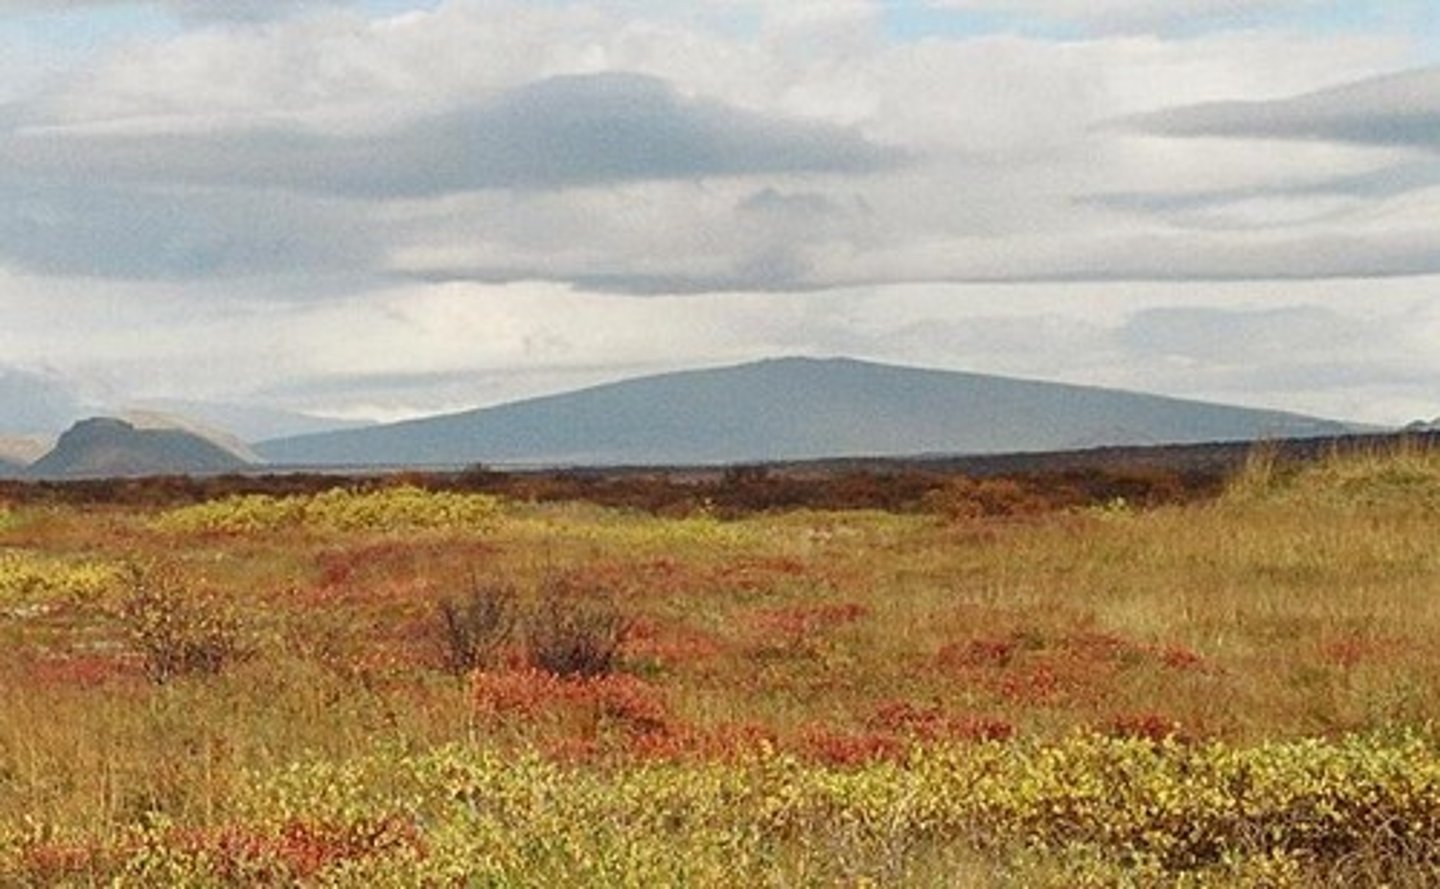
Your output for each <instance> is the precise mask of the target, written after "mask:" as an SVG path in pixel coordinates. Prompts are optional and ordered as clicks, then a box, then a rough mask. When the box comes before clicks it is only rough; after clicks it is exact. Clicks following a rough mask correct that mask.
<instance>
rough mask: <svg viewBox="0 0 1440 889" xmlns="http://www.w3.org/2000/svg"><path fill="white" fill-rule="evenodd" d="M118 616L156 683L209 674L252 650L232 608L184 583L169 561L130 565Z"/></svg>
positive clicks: (240, 658) (205, 591)
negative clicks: (166, 562) (167, 562)
mask: <svg viewBox="0 0 1440 889" xmlns="http://www.w3.org/2000/svg"><path fill="white" fill-rule="evenodd" d="M117 614H118V617H119V619H120V621H121V623H122V624H123V625H124V627H125V630H126V633H127V634H128V636H129V641H130V644H131V645H132V646H133V647H134V648H135V649H136V651H137V652H138V654H139V655H140V656H141V658H142V661H143V664H144V669H145V675H146V676H147V677H148V678H149V679H150V681H151V682H154V683H156V684H163V683H166V682H169V681H171V680H172V679H175V678H177V677H180V676H187V675H200V676H213V675H215V674H217V673H220V672H221V671H223V670H224V669H226V668H227V667H229V666H231V665H232V664H235V663H237V662H239V661H243V660H245V659H247V658H248V657H250V656H251V655H252V654H253V653H254V652H253V648H252V647H251V646H250V645H249V644H247V642H246V641H245V638H244V634H243V632H242V628H241V626H240V621H239V619H238V617H237V616H236V615H235V613H234V611H233V610H232V609H231V608H230V607H229V606H228V605H227V604H226V603H225V602H224V601H222V600H221V599H220V598H219V597H218V596H216V594H215V593H213V592H211V591H210V590H207V589H204V588H203V587H197V586H193V585H191V584H189V583H187V582H186V579H185V578H184V577H183V575H182V574H181V573H180V571H179V570H178V569H177V568H176V567H175V566H173V565H169V564H152V565H145V566H132V567H131V568H130V569H129V571H128V574H127V576H126V578H125V580H124V590H123V592H122V594H121V596H120V598H119V603H118V607H117Z"/></svg>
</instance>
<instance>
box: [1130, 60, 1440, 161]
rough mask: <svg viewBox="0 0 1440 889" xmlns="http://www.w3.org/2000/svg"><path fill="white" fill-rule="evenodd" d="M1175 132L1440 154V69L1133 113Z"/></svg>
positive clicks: (1140, 127)
mask: <svg viewBox="0 0 1440 889" xmlns="http://www.w3.org/2000/svg"><path fill="white" fill-rule="evenodd" d="M1121 125H1122V126H1123V127H1125V128H1128V129H1131V130H1134V131H1138V132H1142V133H1149V134H1153V135H1160V136H1175V137H1182V138H1184V137H1227V138H1255V139H1300V140H1316V141H1329V142H1344V143H1352V144H1358V145H1379V146H1397V147H1415V148H1424V149H1430V150H1435V151H1440V67H1434V68H1422V69H1419V70H1414V71H1406V72H1402V73H1399V74H1392V75H1388V76H1385V77H1377V78H1372V79H1370V80H1364V81H1361V82H1359V83H1354V84H1349V85H1347V86H1342V87H1337V88H1335V89H1329V90H1323V91H1321V92H1316V93H1308V94H1306V95H1303V96H1298V97H1295V98H1291V99H1281V100H1276V101H1264V102H1213V103H1207V104H1204V105H1191V106H1187V107H1183V108H1172V109H1167V110H1164V111H1158V112H1154V113H1151V114H1143V115H1139V116H1136V117H1131V118H1128V119H1126V120H1124V121H1122V122H1121Z"/></svg>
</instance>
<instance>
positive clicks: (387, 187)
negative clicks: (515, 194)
mask: <svg viewBox="0 0 1440 889" xmlns="http://www.w3.org/2000/svg"><path fill="white" fill-rule="evenodd" d="M0 160H3V161H4V162H5V163H6V165H7V166H9V167H10V168H11V169H13V170H18V171H21V172H25V173H29V174H31V175H43V176H53V177H64V178H68V179H71V180H78V179H84V180H86V181H93V180H94V178H96V177H103V178H104V179H105V180H106V181H110V182H115V181H131V182H169V183H186V184H205V185H234V186H250V187H277V188H285V189H290V190H297V191H309V192H318V193H329V194H338V195H347V196H354V197H371V198H388V197H424V196H433V195H442V194H449V193H455V192H463V191H474V190H484V189H561V188H567V187H579V186H595V185H607V184H616V183H623V182H632V181H646V180H679V179H694V178H703V177H725V176H742V175H750V174H759V173H852V174H853V173H865V172H871V171H875V170H879V169H882V168H885V167H887V166H890V165H892V164H895V163H897V162H898V161H899V160H900V156H899V155H898V153H897V152H895V151H893V150H890V149H887V148H883V147H881V146H878V145H875V144H873V143H871V142H869V141H867V140H866V139H865V138H864V137H863V136H861V135H860V134H858V133H856V132H854V131H852V130H849V129H845V128H841V127H836V126H831V125H828V124H822V123H816V122H810V121H802V120H793V119H786V118H780V117H776V116H771V115H763V114H758V113H754V112H749V111H743V110H740V109H737V108H733V107H730V106H727V105H724V104H722V103H719V102H715V101H707V100H692V99H686V98H683V97H681V96H679V95H677V94H676V93H675V92H674V91H673V90H672V89H671V88H670V87H669V86H668V85H666V84H665V83H664V82H663V81H661V80H658V79H656V78H653V77H649V76H643V75H636V74H595V75H581V76H564V77H555V78H550V79H547V80H543V81H540V82H537V83H534V84H530V85H528V86H525V87H521V88H519V89H516V90H513V91H510V92H508V93H506V94H504V95H502V96H500V97H499V98H498V99H495V100H494V101H491V102H488V103H485V104H481V105H477V106H472V107H468V108H461V109H457V110H454V111H450V112H447V113H444V114H440V115H437V116H432V117H428V118H424V119H421V120H418V121H414V122H412V123H410V124H408V125H405V126H403V127H400V128H397V129H393V130H390V131H387V132H382V133H377V134H373V135H365V136H353V135H345V136H337V135H329V134H318V133H314V132H309V131H304V130H300V129H296V128H280V127H269V128H256V129H250V130H244V131H239V132H217V133H201V134H194V133H191V134H181V133H162V134H147V135H115V134H106V135H97V134H81V133H73V132H63V131H60V132H46V131H38V132H37V131H33V130H32V131H29V132H28V133H26V134H20V135H16V136H13V137H12V138H10V139H9V140H8V144H3V143H0Z"/></svg>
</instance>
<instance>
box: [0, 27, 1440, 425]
mask: <svg viewBox="0 0 1440 889" xmlns="http://www.w3.org/2000/svg"><path fill="white" fill-rule="evenodd" d="M1437 223H1440V4H1436V3H1435V2H1433V0H889V2H882V0H816V2H810V0H707V2H703V3H700V2H694V3H691V2H667V0H601V2H563V0H528V2H518V0H440V2H434V0H431V2H424V0H355V2H343V0H334V2H327V0H226V2H222V0H153V2H148V3H145V2H120V0H108V2H107V0H0V434H3V433H7V432H22V431H36V430H37V429H39V428H41V427H44V426H45V425H46V424H47V423H50V424H53V423H54V422H56V421H57V418H60V417H62V416H64V415H65V414H66V413H67V412H70V411H72V410H73V409H74V408H75V406H76V405H77V404H121V403H129V402H139V401H145V400H153V399H190V400H206V401H220V402H230V403H240V404H250V405H260V406H268V407H275V408H286V409H295V410H303V411H310V412H316V413H323V414H328V415H333V416H345V417H368V418H377V419H392V418H398V417H403V416H411V415H415V414H417V413H427V412H434V411H440V410H450V409H460V408H467V407H474V406H478V405H482V404H491V403H495V402H497V401H502V400H507V399H510V398H514V397H519V396H524V395H531V394H539V393H545V392H552V391H556V390H560V389H565V388H571V387H574V386H577V385H582V384H587V383H593V382H599V381H604V380H610V379H616V378H620V377H624V376H631V375H635V374H640V373H649V372H657V371H662V370H669V369H675V368H681V367H690V366H700V365H716V364H726V363H735V362H740V361H744V360H748V359H752V358H758V357H763V356H772V355H782V354H785V355H789V354H810V355H851V356H856V357H864V358H873V359H878V360H884V361H894V362H900V363H908V364H916V365H926V366H936V367H948V368H956V369H965V370H974V371H980V372H988V373H1002V374H1009V375H1018V376H1025V377H1033V378H1041V379H1052V380H1064V381H1069V382H1078V383H1090V384H1097V385H1106V386H1117V387H1123V388H1130V389H1139V390H1147V391H1155V392H1161V393H1166V394H1173V395H1179V396H1186V397H1196V398H1204V399H1210V400H1219V401H1225V402H1232V403H1238V404H1246V405H1257V406H1267V407H1279V408H1287V409H1293V410H1298V411H1305V412H1311V413H1317V414H1322V415H1326V416H1332V417H1340V418H1347V419H1360V420H1369V421H1375V422H1393V423H1403V422H1406V421H1409V420H1411V419H1415V418H1417V417H1434V416H1436V415H1440V224H1437Z"/></svg>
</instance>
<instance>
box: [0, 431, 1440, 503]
mask: <svg viewBox="0 0 1440 889" xmlns="http://www.w3.org/2000/svg"><path fill="white" fill-rule="evenodd" d="M1400 442H1404V443H1408V444H1409V445H1411V446H1415V447H1419V448H1422V449H1427V448H1432V447H1436V446H1440V432H1422V433H1414V432H1412V433H1405V434H1401V435H1395V434H1386V435H1356V436H1346V437H1343V438H1325V439H1294V440H1283V441H1274V442H1267V443H1265V444H1264V447H1265V448H1266V450H1267V452H1268V453H1269V454H1270V455H1271V456H1272V459H1273V460H1274V461H1275V463H1276V464H1277V465H1278V466H1282V467H1283V466H1287V465H1301V464H1305V463H1310V462H1313V461H1315V460H1318V459H1321V458H1323V457H1326V456H1328V455H1332V454H1345V453H1355V452H1364V451H1371V450H1376V449H1383V448H1385V447H1393V446H1394V445H1396V444H1397V443H1400ZM1255 448H1256V445H1255V444H1254V443H1252V442H1224V443H1215V444H1205V445H1177V446H1155V447H1138V448H1129V447H1127V448H1098V449H1092V450H1085V451H1067V452H1054V453H1035V454H1005V455H990V456H975V457H933V458H929V457H926V458H915V459H845V460H827V461H811V462H802V463H775V464H763V465H741V466H731V467H719V468H682V467H621V468H579V469H547V470H501V469H494V468H490V467H485V466H474V467H470V468H468V469H463V470H444V471H441V470H435V471H413V470H411V471H395V472H386V471H379V470H369V471H363V470H358V469H357V470H356V471H354V472H352V473H331V472H311V471H297V472H281V471H275V472H268V473H229V474H223V475H210V476H184V475H167V476H152V477H148V478H125V479H87V480H69V481H19V480H0V499H3V500H7V501H10V502H14V503H52V504H61V505H64V504H69V505H77V504H97V505H116V506H154V507H162V506H164V507H169V506H179V505H185V504H190V503H198V502H203V501H206V500H212V499H216V498H219V497H226V496H231V495H237V494H268V495H271V496H288V495H296V494H314V493H318V492H320V491H324V490H329V489H332V488H340V487H343V488H350V489H355V490H374V489H377V488H383V487H388V486H393V485H396V484H409V485H415V486H417V487H422V488H425V489H427V490H445V491H461V492H483V493H490V494H497V495H500V496H504V497H507V498H511V499H515V500H522V501H531V502H558V501H586V502H591V503H595V504H597V505H601V506H609V507H617V508H626V509H636V510H641V511H644V512H649V513H653V514H656V515H686V514H691V513H694V512H697V511H702V510H703V511H709V512H711V513H713V514H715V515H718V516H720V517H723V518H731V517H738V516H742V515H749V514H753V513H757V512H765V511H772V510H793V509H826V510H845V509H877V510H883V511H889V512H921V511H931V510H932V509H933V507H934V504H935V501H936V499H937V498H943V497H944V496H946V493H945V492H947V491H948V492H949V493H951V494H953V493H954V489H955V487H956V485H960V486H962V487H963V486H965V485H966V484H967V482H965V481H964V480H965V479H969V480H970V482H972V483H979V484H980V487H982V488H986V490H985V492H984V494H985V496H986V497H988V498H989V499H991V500H994V499H995V498H996V497H997V496H999V493H1000V492H1001V491H1005V492H1006V493H1005V495H1004V499H1009V500H1013V501H1015V503H1014V504H1013V508H987V509H986V510H984V511H985V512H986V513H987V514H1004V513H1006V512H1027V513H1035V512H1046V511H1054V510H1059V509H1069V508H1073V507H1078V506H1090V505H1097V504H1104V503H1109V502H1113V501H1114V500H1116V499H1124V500H1125V501H1126V502H1128V503H1131V504H1135V505H1144V506H1157V505H1163V504H1171V503H1186V502H1192V501H1196V500H1203V499H1209V498H1212V497H1214V496H1216V495H1217V494H1219V493H1220V491H1221V490H1222V489H1223V488H1224V485H1225V482H1226V480H1227V479H1229V478H1230V477H1232V476H1234V475H1235V474H1236V473H1237V472H1239V471H1240V470H1242V469H1243V468H1244V466H1245V463H1246V460H1247V459H1248V457H1249V455H1250V454H1251V453H1252V452H1253V451H1254V450H1255ZM984 480H990V481H992V482H993V481H1004V482H1007V483H1008V486H1006V487H996V486H995V485H993V484H992V485H989V486H988V487H987V486H986V485H985V484H984Z"/></svg>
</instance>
